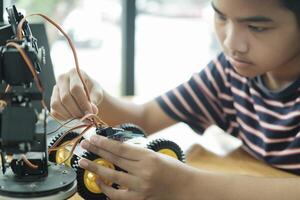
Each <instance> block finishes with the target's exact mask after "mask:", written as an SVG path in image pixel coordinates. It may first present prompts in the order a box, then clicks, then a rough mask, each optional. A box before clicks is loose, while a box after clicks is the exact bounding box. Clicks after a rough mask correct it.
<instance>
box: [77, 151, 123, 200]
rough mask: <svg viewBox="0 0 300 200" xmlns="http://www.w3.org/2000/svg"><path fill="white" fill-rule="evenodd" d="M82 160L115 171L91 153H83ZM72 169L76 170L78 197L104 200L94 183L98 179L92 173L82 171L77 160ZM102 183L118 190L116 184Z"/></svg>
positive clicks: (111, 166)
mask: <svg viewBox="0 0 300 200" xmlns="http://www.w3.org/2000/svg"><path fill="white" fill-rule="evenodd" d="M82 157H83V158H86V159H88V160H90V161H93V162H95V163H97V164H99V165H102V166H104V167H107V168H111V169H116V167H115V166H114V165H113V164H112V163H110V162H108V161H106V160H104V159H103V158H101V157H99V156H97V155H95V154H93V153H91V152H85V153H84V154H83V155H82ZM74 168H75V169H76V173H77V192H78V193H79V195H80V196H81V197H82V198H84V199H98V200H106V199H107V198H106V195H105V194H104V193H102V191H101V188H100V187H99V186H98V185H97V183H96V178H97V177H98V176H97V175H95V174H94V173H92V172H89V171H87V170H85V169H82V168H80V167H79V165H78V159H77V162H75V164H74ZM104 182H105V183H106V184H107V185H110V186H112V187H114V188H118V185H117V184H114V183H111V182H108V181H105V180H104Z"/></svg>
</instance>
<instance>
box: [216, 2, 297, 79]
mask: <svg viewBox="0 0 300 200" xmlns="http://www.w3.org/2000/svg"><path fill="white" fill-rule="evenodd" d="M212 6H213V8H214V10H215V28H216V32H217V36H218V39H219V41H220V43H221V46H222V48H223V50H224V52H225V54H226V56H228V58H229V60H230V62H231V63H232V65H233V66H234V68H235V69H236V71H237V72H238V73H240V74H241V75H244V76H247V77H254V76H256V75H261V74H265V73H272V75H273V76H276V75H277V76H278V77H280V78H287V79H288V78H289V77H290V76H291V73H293V74H295V73H298V75H299V73H300V66H299V65H300V41H299V39H300V28H299V26H298V24H297V20H296V17H295V15H294V13H292V12H291V11H290V10H288V9H286V8H285V7H283V6H281V5H280V4H279V0H213V1H212ZM295 65H297V66H295ZM286 71H289V72H286ZM284 76H286V77H284Z"/></svg>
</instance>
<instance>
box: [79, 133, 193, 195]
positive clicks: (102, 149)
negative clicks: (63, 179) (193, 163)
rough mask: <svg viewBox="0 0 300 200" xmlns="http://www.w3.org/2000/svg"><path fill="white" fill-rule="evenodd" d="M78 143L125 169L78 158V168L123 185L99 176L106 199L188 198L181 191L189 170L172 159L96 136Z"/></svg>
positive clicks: (184, 186)
mask: <svg viewBox="0 0 300 200" xmlns="http://www.w3.org/2000/svg"><path fill="white" fill-rule="evenodd" d="M81 146H82V147H83V148H84V149H86V150H88V151H90V152H93V153H94V154H97V155H98V156H100V157H102V158H104V159H106V160H107V161H110V162H112V163H113V164H115V165H116V166H118V167H120V168H122V169H123V170H126V171H127V172H128V173H125V172H123V171H116V170H113V169H109V168H106V167H103V166H101V165H99V164H97V163H94V162H91V161H89V160H87V159H81V160H80V162H79V165H80V166H81V167H82V168H85V169H86V170H88V171H90V172H93V173H95V174H97V175H99V176H101V178H102V179H104V180H108V181H111V182H114V183H117V184H119V185H121V186H123V187H125V188H127V189H115V188H112V187H110V186H108V185H105V184H104V183H103V181H101V180H100V178H99V179H98V180H97V184H99V186H100V187H101V190H102V191H103V193H105V194H106V195H107V196H108V197H109V198H110V199H120V200H132V199H135V200H138V199H151V200H156V199H164V200H166V199H173V200H175V199H188V198H187V196H186V194H185V193H186V191H185V190H186V188H188V186H187V185H190V183H191V181H192V179H193V177H195V176H194V174H193V170H192V169H191V167H189V166H187V165H185V164H183V163H182V162H180V161H178V160H176V159H174V158H171V157H169V156H166V155H163V154H159V153H155V152H153V151H151V150H149V149H145V148H141V147H137V146H134V145H130V144H125V143H121V142H118V141H114V140H110V139H107V138H105V137H102V136H98V135H94V136H92V137H91V139H90V141H88V140H84V141H83V142H82V143H81Z"/></svg>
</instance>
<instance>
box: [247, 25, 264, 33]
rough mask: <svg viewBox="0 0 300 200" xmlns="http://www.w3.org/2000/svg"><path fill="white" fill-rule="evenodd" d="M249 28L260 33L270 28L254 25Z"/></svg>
mask: <svg viewBox="0 0 300 200" xmlns="http://www.w3.org/2000/svg"><path fill="white" fill-rule="evenodd" d="M248 27H249V29H250V30H251V31H253V32H258V33H261V32H264V31H266V30H268V28H266V27H259V26H252V25H249V26H248Z"/></svg>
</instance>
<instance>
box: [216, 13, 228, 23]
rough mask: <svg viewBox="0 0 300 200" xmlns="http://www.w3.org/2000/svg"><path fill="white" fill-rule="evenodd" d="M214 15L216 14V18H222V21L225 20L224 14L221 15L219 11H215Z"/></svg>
mask: <svg viewBox="0 0 300 200" xmlns="http://www.w3.org/2000/svg"><path fill="white" fill-rule="evenodd" d="M215 15H216V16H217V18H218V19H219V20H222V21H225V20H226V17H225V16H224V15H221V14H219V13H215Z"/></svg>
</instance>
